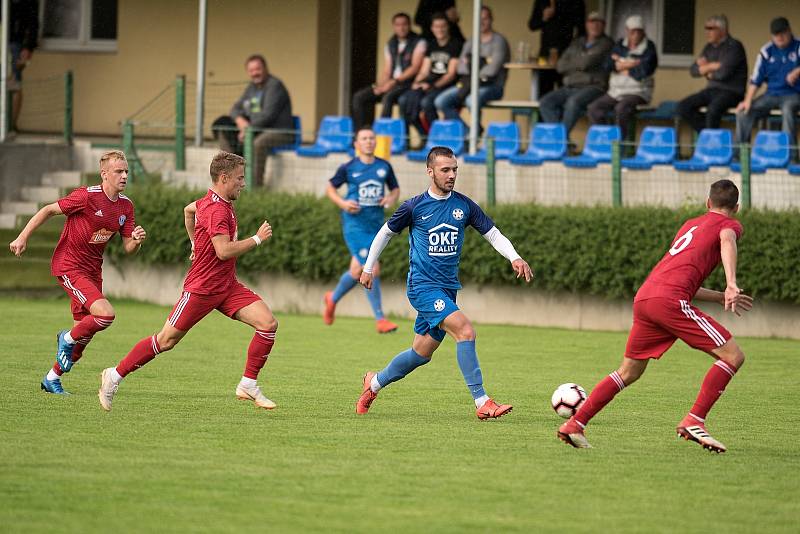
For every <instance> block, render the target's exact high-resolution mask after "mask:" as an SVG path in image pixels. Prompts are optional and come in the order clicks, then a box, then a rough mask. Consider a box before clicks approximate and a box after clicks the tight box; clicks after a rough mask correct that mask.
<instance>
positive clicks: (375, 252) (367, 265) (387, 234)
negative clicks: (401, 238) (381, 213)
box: [359, 223, 397, 289]
mask: <svg viewBox="0 0 800 534" xmlns="http://www.w3.org/2000/svg"><path fill="white" fill-rule="evenodd" d="M396 235H397V233H396V232H392V231H391V230H390V229H389V223H384V225H383V226H381V229H380V230H378V233H377V234H375V238H374V239H373V240H372V244H371V245H370V246H369V254H367V261H365V262H364V269H363V270H362V271H361V279H360V280H359V282H360V283H361V285H362V286H364V287H366V288H367V289H372V270H373V269H374V268H375V264H376V263H377V261H378V258H380V256H381V252H383V249H385V248H386V245H388V244H389V241H391V239H392V238H393V237H394V236H396Z"/></svg>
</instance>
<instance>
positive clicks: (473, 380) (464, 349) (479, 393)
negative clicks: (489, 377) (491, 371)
mask: <svg viewBox="0 0 800 534" xmlns="http://www.w3.org/2000/svg"><path fill="white" fill-rule="evenodd" d="M456 359H457V360H458V367H459V368H460V369H461V374H462V375H464V382H466V383H467V387H468V388H469V392H470V393H471V394H472V398H473V399H479V398H481V397H483V396H484V395H486V391H484V389H483V375H482V374H481V368H480V364H478V354H477V353H476V352H475V340H472V341H459V342H458V343H456Z"/></svg>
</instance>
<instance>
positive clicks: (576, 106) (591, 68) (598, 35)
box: [539, 11, 614, 135]
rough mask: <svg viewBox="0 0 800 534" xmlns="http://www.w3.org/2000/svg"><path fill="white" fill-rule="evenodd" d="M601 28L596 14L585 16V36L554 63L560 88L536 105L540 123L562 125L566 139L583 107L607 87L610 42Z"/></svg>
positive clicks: (577, 40)
mask: <svg viewBox="0 0 800 534" xmlns="http://www.w3.org/2000/svg"><path fill="white" fill-rule="evenodd" d="M605 25H606V22H605V19H603V17H602V15H600V13H598V12H597V11H592V12H591V13H589V15H588V16H587V17H586V36H582V37H576V38H575V39H573V40H572V42H571V43H570V45H569V47H567V49H566V51H564V55H563V56H561V57H560V58H558V63H556V70H558V72H559V73H560V74H562V75H563V76H564V87H561V88H560V89H556V90H555V91H552V92H550V93H548V94H546V95H545V96H544V97H543V98H542V100H541V101H540V102H539V111H540V113H541V116H542V121H544V122H563V123H564V126H565V127H566V129H567V135H569V132H570V130H572V127H573V126H575V123H576V122H578V119H580V118H581V116H582V115H583V114H584V113H585V112H586V106H588V105H589V103H590V102H592V101H594V100H596V99H597V98H598V97H600V96H602V95H603V93H604V92H605V90H606V87H607V85H608V71H607V70H606V69H605V62H606V60H607V59H608V56H609V54H610V52H611V48H612V47H613V46H614V41H612V40H611V38H610V37H609V36H608V35H606V34H605V33H604V31H605Z"/></svg>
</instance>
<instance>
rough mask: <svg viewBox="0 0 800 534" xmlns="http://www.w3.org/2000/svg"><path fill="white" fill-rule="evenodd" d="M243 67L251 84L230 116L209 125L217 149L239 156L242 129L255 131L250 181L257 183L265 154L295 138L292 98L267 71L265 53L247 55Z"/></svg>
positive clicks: (262, 171)
mask: <svg viewBox="0 0 800 534" xmlns="http://www.w3.org/2000/svg"><path fill="white" fill-rule="evenodd" d="M245 68H246V69H247V75H248V76H249V77H250V83H249V84H248V85H247V87H246V88H245V90H244V93H242V96H241V97H240V98H239V100H237V101H236V103H235V104H234V105H233V108H232V109H231V113H230V116H223V117H219V118H218V119H217V120H216V121H214V124H213V125H212V126H211V128H212V130H213V131H214V136H215V137H216V138H217V139H218V141H219V144H220V149H222V150H224V151H225V152H234V153H237V154H240V155H241V154H242V148H243V147H242V143H243V141H244V134H245V130H247V128H248V127H252V128H253V129H254V130H255V131H254V134H255V138H254V140H253V152H254V154H253V158H254V159H255V162H254V166H253V180H254V183H255V185H260V184H261V183H262V182H263V177H264V167H265V163H266V160H267V154H268V153H269V152H270V151H271V150H272V149H273V148H275V147H278V146H282V145H287V144H289V143H291V142H292V139H294V135H295V133H294V132H293V131H292V130H293V128H294V123H293V121H292V100H291V98H290V97H289V92H288V91H287V90H286V87H285V86H284V85H283V82H281V81H280V80H279V79H278V78H276V77H275V76H272V75H271V74H270V73H269V70H268V69H267V60H266V59H264V56H262V55H259V54H254V55H252V56H250V57H248V58H247V61H246V62H245Z"/></svg>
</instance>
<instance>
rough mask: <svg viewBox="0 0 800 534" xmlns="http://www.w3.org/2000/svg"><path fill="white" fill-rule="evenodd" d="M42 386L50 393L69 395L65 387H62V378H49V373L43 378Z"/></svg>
mask: <svg viewBox="0 0 800 534" xmlns="http://www.w3.org/2000/svg"><path fill="white" fill-rule="evenodd" d="M41 388H42V389H43V390H44V391H46V392H48V393H54V394H56V395H69V392H67V391H64V388H63V387H61V379H60V378H56V379H55V380H48V379H47V375H45V377H44V378H43V379H42V383H41Z"/></svg>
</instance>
